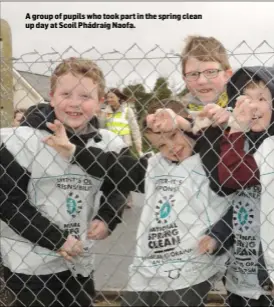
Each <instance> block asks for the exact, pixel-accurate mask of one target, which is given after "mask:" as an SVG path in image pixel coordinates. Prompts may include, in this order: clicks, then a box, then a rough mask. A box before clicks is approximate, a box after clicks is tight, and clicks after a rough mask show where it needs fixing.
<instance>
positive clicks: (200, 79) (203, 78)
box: [196, 74, 208, 84]
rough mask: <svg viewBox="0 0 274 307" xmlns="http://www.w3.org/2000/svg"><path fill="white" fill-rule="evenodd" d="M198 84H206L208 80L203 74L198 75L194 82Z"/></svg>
mask: <svg viewBox="0 0 274 307" xmlns="http://www.w3.org/2000/svg"><path fill="white" fill-rule="evenodd" d="M196 82H197V83H199V84H203V83H207V82H208V78H207V77H205V76H204V74H200V76H199V78H198V79H197V81H196Z"/></svg>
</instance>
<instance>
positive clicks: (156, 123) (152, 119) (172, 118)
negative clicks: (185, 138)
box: [146, 108, 191, 133]
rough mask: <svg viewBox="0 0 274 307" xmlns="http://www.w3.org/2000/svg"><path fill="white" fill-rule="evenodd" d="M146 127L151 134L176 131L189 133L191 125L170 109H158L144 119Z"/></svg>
mask: <svg viewBox="0 0 274 307" xmlns="http://www.w3.org/2000/svg"><path fill="white" fill-rule="evenodd" d="M146 121H147V126H148V128H150V129H151V130H152V131H153V132H163V133H164V132H171V131H174V130H176V129H182V130H184V131H191V124H190V122H189V121H188V120H186V119H185V118H183V117H182V116H180V115H177V114H176V113H175V112H174V111H173V110H171V109H168V108H166V109H158V110H157V111H156V112H155V113H154V114H150V115H148V116H147V118H146Z"/></svg>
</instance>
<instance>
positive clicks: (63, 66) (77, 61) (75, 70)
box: [50, 58, 105, 99]
mask: <svg viewBox="0 0 274 307" xmlns="http://www.w3.org/2000/svg"><path fill="white" fill-rule="evenodd" d="M68 73H71V74H73V75H81V76H83V77H86V78H91V79H92V80H93V81H94V83H95V84H97V85H98V96H99V99H100V98H102V97H103V96H104V94H105V77H104V75H103V72H102V70H101V69H100V68H99V66H98V65H97V64H96V63H95V62H93V61H92V60H88V59H83V58H68V59H66V60H63V61H62V62H61V63H60V64H59V65H58V66H57V67H56V68H55V70H54V72H53V74H52V76H51V78H50V89H51V92H52V93H54V91H55V89H56V84H57V80H58V78H59V77H61V76H63V75H66V74H68Z"/></svg>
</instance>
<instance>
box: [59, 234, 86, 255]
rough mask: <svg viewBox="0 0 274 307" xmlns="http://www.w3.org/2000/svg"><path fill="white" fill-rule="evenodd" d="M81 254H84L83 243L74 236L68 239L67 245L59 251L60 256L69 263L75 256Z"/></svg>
mask: <svg viewBox="0 0 274 307" xmlns="http://www.w3.org/2000/svg"><path fill="white" fill-rule="evenodd" d="M81 253H83V243H82V242H81V241H79V240H78V239H76V238H75V237H73V236H72V235H69V236H68V237H67V240H66V242H65V244H64V245H63V246H62V247H61V248H60V250H59V251H58V254H59V255H61V256H62V257H64V258H65V259H66V260H68V261H71V260H72V257H73V256H77V255H79V254H81Z"/></svg>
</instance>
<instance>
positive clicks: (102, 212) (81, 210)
mask: <svg viewBox="0 0 274 307" xmlns="http://www.w3.org/2000/svg"><path fill="white" fill-rule="evenodd" d="M104 86H105V82H104V76H103V73H102V71H101V69H100V68H99V67H98V66H97V65H96V64H95V63H94V62H93V61H91V60H85V59H81V58H70V59H67V60H64V61H62V62H61V63H60V64H59V65H58V66H57V67H56V69H55V70H54V73H53V75H52V77H51V102H50V105H47V104H39V105H37V106H35V107H32V108H30V109H29V110H28V111H27V112H26V119H25V121H24V122H23V123H22V126H21V127H18V128H17V129H16V130H13V129H9V128H6V129H2V130H1V142H2V145H3V146H4V147H5V149H6V150H8V151H9V153H10V154H11V155H12V159H14V160H16V161H17V162H18V163H19V164H20V166H21V167H22V168H23V169H24V170H25V172H26V173H27V174H28V176H27V177H26V178H25V180H26V182H24V184H23V183H22V185H21V186H25V190H24V193H25V195H27V198H28V200H29V202H30V203H31V204H32V205H33V206H35V207H36V209H37V211H38V212H39V213H40V214H43V215H44V216H45V217H47V218H48V219H49V220H50V221H52V222H54V223H55V224H56V225H57V226H58V227H59V229H61V230H63V231H65V232H68V233H70V234H71V235H72V236H74V237H75V238H77V239H78V240H81V241H82V243H83V245H84V248H83V249H84V253H82V254H81V255H78V256H77V257H76V258H75V259H74V261H73V262H68V261H65V260H64V259H63V258H62V257H60V256H59V254H57V253H56V252H52V251H50V250H49V249H47V248H43V247H41V246H38V245H36V244H33V243H31V242H30V241H28V240H25V239H24V238H22V237H21V236H20V235H18V234H16V233H15V232H14V231H13V229H12V228H10V227H9V225H8V224H6V223H4V222H2V223H1V252H2V255H3V263H4V266H5V270H4V273H5V280H6V282H7V286H8V287H9V288H10V289H11V290H12V291H13V292H14V294H15V295H16V299H17V302H16V304H18V305H23V306H49V305H52V304H57V303H59V304H61V305H63V306H68V305H71V304H76V305H77V304H78V305H80V306H92V298H91V295H90V293H91V291H92V289H93V270H94V267H93V263H94V255H93V244H94V241H93V240H96V239H97V240H98V239H104V238H106V237H107V236H108V235H109V234H110V232H111V231H113V230H114V229H115V227H116V225H117V224H118V223H119V222H120V213H121V211H122V207H123V205H124V201H125V198H124V195H122V194H121V193H120V192H118V191H116V190H115V187H114V186H113V185H112V184H111V183H110V182H109V181H106V180H105V181H104V180H102V179H98V178H97V177H91V176H89V175H88V174H86V173H85V172H83V170H82V169H81V168H80V167H78V166H76V165H74V166H71V165H69V164H68V163H67V161H65V160H64V159H62V157H60V156H59V155H57V154H56V152H55V151H54V150H52V149H51V148H50V147H48V146H45V144H43V143H42V142H41V139H43V138H44V137H46V136H48V135H49V134H50V133H51V131H50V130H49V129H48V128H47V122H53V121H54V120H55V119H58V120H60V121H61V122H62V123H63V124H64V125H65V127H66V131H67V134H68V135H69V138H70V141H71V142H72V143H73V144H78V145H79V144H80V145H81V146H87V145H89V146H90V145H92V146H95V147H98V148H100V149H102V150H103V151H110V150H113V151H114V152H117V153H118V152H120V150H122V148H124V147H125V146H126V145H125V144H124V143H123V142H122V140H120V139H119V138H116V135H115V134H113V133H111V132H109V131H107V130H103V129H101V130H98V129H96V127H95V126H94V125H92V123H93V117H94V115H95V113H96V111H97V109H98V106H99V103H100V99H101V98H102V97H103V95H104ZM11 161H12V160H11ZM11 175H12V176H13V177H16V174H11ZM11 181H12V180H11ZM99 191H101V193H102V197H101V199H100V205H99V209H98V208H96V205H95V197H96V196H97V195H98V193H99ZM6 197H9V195H7V196H6ZM12 201H13V199H12V198H11V199H10V202H12ZM90 223H91V224H90ZM36 227H37V228H38V230H39V225H36ZM88 229H90V231H91V236H90V239H92V240H89V239H88V238H87V231H88ZM40 236H43V232H42V231H41V233H40Z"/></svg>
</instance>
